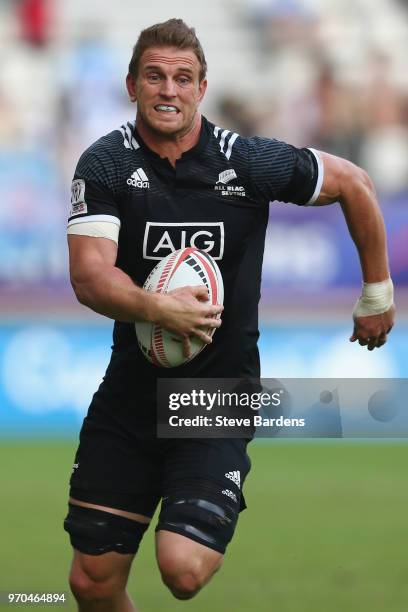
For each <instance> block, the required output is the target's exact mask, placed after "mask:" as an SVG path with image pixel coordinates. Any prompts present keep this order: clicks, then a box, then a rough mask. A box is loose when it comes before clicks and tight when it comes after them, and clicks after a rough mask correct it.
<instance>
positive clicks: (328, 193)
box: [314, 151, 361, 206]
mask: <svg viewBox="0 0 408 612" xmlns="http://www.w3.org/2000/svg"><path fill="white" fill-rule="evenodd" d="M319 156H320V158H321V160H322V162H323V166H324V178H323V184H322V187H321V189H320V194H319V196H318V197H317V199H316V201H315V203H314V205H315V206H324V205H325V204H332V203H333V202H339V201H341V199H342V197H343V195H344V193H345V191H346V189H347V185H348V184H349V182H350V180H352V178H353V176H354V175H355V174H356V173H358V172H359V171H361V170H360V168H358V167H357V166H355V165H354V164H353V163H351V162H349V161H348V160H347V159H343V158H341V157H336V156H335V155H331V154H330V153H324V152H323V151H319Z"/></svg>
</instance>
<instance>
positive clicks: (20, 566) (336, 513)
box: [0, 0, 408, 612]
mask: <svg viewBox="0 0 408 612" xmlns="http://www.w3.org/2000/svg"><path fill="white" fill-rule="evenodd" d="M373 9H374V5H373V3H372V2H370V1H369V0H353V1H351V0H342V1H340V0H330V1H327V0H325V1H324V0H302V1H300V0H206V3H205V8H203V6H202V5H201V4H200V3H193V2H192V3H189V4H187V3H184V2H182V0H174V1H173V2H172V3H171V6H170V5H169V4H168V3H164V2H162V1H158V2H155V3H144V4H143V6H142V5H140V3H137V2H135V0H119V2H117V3H112V4H110V3H105V4H103V5H101V3H100V2H97V1H96V0H88V1H87V2H86V3H84V2H82V1H80V0H66V1H62V0H1V2H0V51H1V53H0V436H1V441H2V445H1V450H0V452H1V455H0V456H1V465H2V470H1V473H2V498H3V504H2V521H1V522H2V532H3V533H2V541H1V546H0V550H1V551H2V552H1V553H0V590H7V589H26V590H27V589H30V588H31V589H36V590H46V589H50V590H54V591H55V590H61V589H65V590H66V588H67V587H66V583H65V574H66V571H67V567H68V564H69V557H70V553H69V550H68V549H67V546H66V538H65V536H64V534H63V533H62V532H61V529H60V523H61V519H62V517H63V515H64V512H65V494H66V480H67V478H68V475H69V472H70V468H71V463H72V455H73V452H74V448H75V444H76V438H77V433H78V430H79V427H80V423H81V420H82V418H83V416H84V414H85V411H86V408H87V405H88V403H89V400H90V397H91V395H92V393H93V391H94V390H95V387H96V386H97V384H98V382H99V381H100V379H101V377H102V375H103V372H104V368H105V366H106V363H107V360H108V358H109V345H110V338H111V323H110V322H109V321H108V320H105V319H103V318H102V317H97V316H96V315H93V314H92V313H91V312H89V311H87V310H86V309H84V308H83V307H81V306H79V305H78V304H77V303H76V302H75V299H74V297H73V293H72V290H71V288H70V285H69V281H68V275H67V252H66V239H65V222H66V217H67V210H68V200H69V189H70V180H71V177H72V174H73V171H74V168H75V164H76V161H77V159H78V157H79V155H80V153H81V152H82V151H83V150H84V149H85V148H86V147H87V146H88V145H89V144H90V143H92V142H93V141H94V140H96V139H97V138H98V137H99V136H101V135H102V134H104V133H106V132H108V131H110V130H112V129H115V128H116V127H118V126H119V125H120V124H121V123H123V122H124V120H128V119H132V118H133V117H132V115H133V113H134V107H132V106H131V105H130V104H129V102H128V100H127V96H126V92H125V88H124V77H125V75H126V70H127V64H128V61H129V58H130V54H131V48H132V46H133V44H134V42H135V40H136V37H137V35H138V33H139V31H140V30H141V29H142V28H143V27H146V26H148V25H151V24H152V23H155V22H158V21H163V20H165V19H167V18H169V17H174V16H176V17H182V18H183V19H185V21H186V22H187V23H189V24H191V25H194V26H195V27H196V30H197V33H198V36H199V38H200V40H201V42H202V44H203V46H204V49H205V52H206V56H207V61H208V65H209V73H208V78H209V90H208V93H207V97H206V100H205V103H204V105H203V112H204V114H206V115H207V116H208V117H209V118H210V119H211V120H213V121H215V122H216V123H218V124H219V125H222V126H225V127H228V128H230V129H233V130H235V131H238V132H239V133H240V134H242V135H251V134H259V135H263V136H271V137H277V138H280V139H283V140H286V141H288V142H291V143H293V144H295V145H297V146H314V147H315V148H321V149H324V150H327V151H329V152H331V153H334V154H338V155H342V156H345V157H347V158H349V159H351V160H352V161H354V162H356V163H358V164H359V165H361V166H362V167H364V168H365V169H366V170H368V171H369V173H370V174H371V176H372V178H373V179H374V181H375V184H376V187H377V190H378V196H379V199H380V202H381V206H382V209H383V213H384V216H385V220H386V225H387V228H388V235H389V252H390V262H391V270H392V274H393V278H394V283H395V284H396V288H397V304H398V306H399V318H398V326H397V328H396V329H395V331H394V332H393V334H392V336H391V337H390V340H389V342H388V344H387V345H386V346H385V347H384V348H383V349H381V351H374V352H373V353H369V352H368V351H365V350H363V349H361V348H360V347H358V346H355V345H354V344H353V345H352V344H350V343H348V337H349V335H350V331H351V309H352V306H353V304H354V301H355V300H356V298H357V296H358V294H359V289H360V271H359V266H358V260H357V255H356V252H355V249H354V246H353V244H352V243H351V240H350V238H349V236H348V233H347V230H346V226H345V223H344V220H343V218H342V215H341V213H340V211H339V207H338V206H336V205H335V206H331V207H326V208H319V209H310V208H309V209H306V210H304V209H301V208H299V207H294V206H290V205H282V204H278V203H274V204H272V205H271V212H270V217H271V223H270V227H269V231H268V237H267V247H266V252H265V261H264V273H263V292H262V302H261V326H262V337H261V344H260V347H261V357H262V373H263V376H265V377H267V376H269V377H287V378H289V377H319V378H324V377H332V378H333V377H339V378H340V377H367V378H371V377H378V378H381V377H386V378H406V377H407V376H408V322H407V313H408V309H407V303H408V291H407V289H408V207H407V202H408V77H407V67H406V58H407V56H408V55H407V53H408V3H407V2H406V1H404V0H400V1H398V0H377V1H376V3H375V10H373ZM340 408H341V406H340ZM252 452H253V457H254V459H255V470H254V473H253V476H252V480H251V481H250V482H249V484H248V492H247V496H248V497H249V498H250V508H249V510H248V511H247V512H246V513H245V516H243V518H242V526H241V529H240V531H239V535H238V537H237V539H236V541H235V542H234V543H233V545H232V547H231V551H232V552H231V555H230V557H231V558H230V559H229V562H228V564H226V568H225V571H224V573H223V574H220V575H219V576H217V577H216V579H215V581H214V584H213V585H211V586H210V587H209V588H208V592H207V593H205V594H203V595H202V596H200V598H199V599H197V602H193V603H191V604H188V605H189V607H190V608H191V609H192V610H196V611H198V610H207V609H208V608H209V607H210V606H211V607H212V609H214V610H215V611H217V612H218V611H220V612H221V611H222V612H224V611H229V610H235V611H241V610H242V611H244V610H245V611H247V610H257V611H267V610H272V609H276V610H279V611H280V612H286V611H287V612H291V611H293V612H295V611H296V612H298V611H299V612H305V611H308V610H310V611H313V612H319V611H320V610H321V611H323V610H324V611H326V610H330V611H335V610H339V611H340V610H342V611H343V610H346V609H347V610H350V611H351V610H356V611H357V610H359V611H360V612H361V611H365V610H367V611H368V610H370V611H376V610H387V611H390V612H397V611H398V612H399V611H401V612H402V611H403V610H406V609H407V604H406V602H407V595H408V593H407V586H406V585H407V580H406V578H407V575H408V566H407V562H406V555H405V552H404V548H403V547H401V548H400V542H401V541H402V540H403V536H404V535H405V536H406V535H407V526H406V523H405V522H404V520H403V516H404V504H406V501H407V500H406V497H407V494H406V486H405V481H406V477H405V466H406V465H407V450H406V447H405V445H403V444H395V443H394V444H384V443H382V444H376V443H371V444H356V443H353V444H350V443H346V442H345V441H342V442H341V443H339V442H337V443H334V442H332V443H330V444H328V443H322V442H320V443H318V444H315V443H307V444H306V443H299V442H298V443H296V444H295V443H292V444H288V443H286V444H284V443H279V444H278V443H276V442H275V443H269V444H261V443H258V444H257V445H254V447H253V451H252ZM151 539H152V534H151V533H150V535H149V536H148V538H147V543H146V544H145V545H144V546H143V548H142V556H141V558H140V560H138V561H137V571H136V572H134V574H135V575H134V578H133V579H132V583H131V590H132V591H133V590H134V591H135V592H136V593H138V594H139V601H140V602H141V603H140V605H141V606H142V609H143V610H151V611H156V610H157V611H158V610H178V609H179V607H180V606H179V604H178V603H177V602H172V601H171V599H170V597H169V596H167V595H166V593H165V592H164V589H158V588H157V587H158V582H159V579H158V576H157V572H156V570H155V569H154V568H153V559H152V546H151V544H152V542H151ZM184 607H185V605H184ZM70 609H72V610H74V605H73V603H72V601H71V603H70Z"/></svg>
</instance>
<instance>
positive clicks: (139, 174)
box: [126, 168, 150, 189]
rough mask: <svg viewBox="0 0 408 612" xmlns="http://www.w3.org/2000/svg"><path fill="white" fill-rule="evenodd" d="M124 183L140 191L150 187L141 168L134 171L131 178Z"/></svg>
mask: <svg viewBox="0 0 408 612" xmlns="http://www.w3.org/2000/svg"><path fill="white" fill-rule="evenodd" d="M126 182H127V184H128V185H131V186H132V187H139V188H140V189H149V187H150V183H149V179H148V178H147V175H146V172H145V171H144V170H143V168H138V169H137V170H135V171H134V173H133V174H132V176H131V177H130V178H128V180H127V181H126Z"/></svg>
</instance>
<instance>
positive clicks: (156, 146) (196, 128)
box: [136, 113, 201, 166]
mask: <svg viewBox="0 0 408 612" xmlns="http://www.w3.org/2000/svg"><path fill="white" fill-rule="evenodd" d="M136 128H137V131H138V132H139V134H140V136H141V138H142V139H143V141H144V142H145V143H146V145H147V146H148V147H149V149H151V150H152V151H154V152H155V153H157V154H158V155H160V157H163V158H166V157H167V159H168V160H169V162H170V163H171V165H172V166H175V165H176V161H177V160H178V159H179V158H180V157H181V156H182V154H183V153H185V152H186V151H189V150H190V149H192V148H193V147H195V145H196V144H197V143H198V141H199V139H200V133H201V114H200V113H196V115H195V117H194V120H193V123H192V124H191V127H190V129H189V130H188V132H186V133H185V134H183V135H182V136H179V135H175V136H172V135H170V136H167V135H161V134H158V133H157V132H154V131H153V130H151V129H150V128H149V126H148V125H146V123H145V122H144V121H143V119H142V118H141V117H140V115H137V117H136Z"/></svg>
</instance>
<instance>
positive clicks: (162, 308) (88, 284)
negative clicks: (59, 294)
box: [68, 234, 222, 343]
mask: <svg viewBox="0 0 408 612" xmlns="http://www.w3.org/2000/svg"><path fill="white" fill-rule="evenodd" d="M68 247H69V266H70V278H71V284H72V287H73V289H74V292H75V295H76V297H77V299H78V301H79V302H80V303H81V304H84V305H85V306H88V307H89V308H91V309H92V310H94V311H95V312H98V313H99V314H102V315H105V316H107V317H110V318H112V319H115V320H118V321H124V322H135V321H150V322H152V323H157V324H159V325H161V326H162V327H164V328H165V329H168V330H169V331H173V332H175V333H177V334H179V335H180V336H182V337H183V338H188V336H189V335H191V334H194V335H196V336H198V337H199V338H201V339H202V340H203V341H204V342H206V343H210V342H211V340H212V339H211V336H209V335H208V334H206V333H205V332H204V331H203V330H202V327H204V328H207V329H208V328H215V327H219V326H220V324H221V322H220V320H219V319H215V318H214V317H215V315H217V314H219V313H220V312H221V311H222V306H212V305H207V304H205V303H203V302H205V301H206V300H207V299H208V293H207V290H206V289H205V287H183V288H181V289H177V290H175V291H174V292H171V293H169V294H159V293H149V292H147V291H145V290H144V289H142V288H141V287H138V286H137V285H136V284H135V283H134V282H133V281H132V279H131V278H130V276H128V275H127V274H126V273H125V272H123V270H121V269H120V268H118V267H117V266H116V265H115V264H116V258H117V244H116V242H114V241H113V240H110V239H108V238H102V237H94V236H86V235H75V234H69V235H68Z"/></svg>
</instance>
